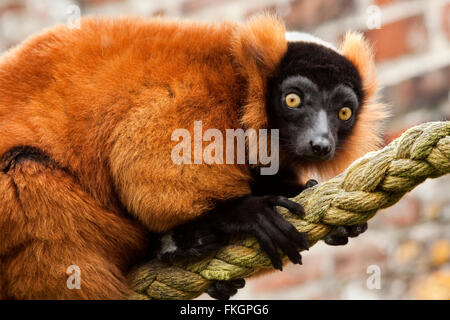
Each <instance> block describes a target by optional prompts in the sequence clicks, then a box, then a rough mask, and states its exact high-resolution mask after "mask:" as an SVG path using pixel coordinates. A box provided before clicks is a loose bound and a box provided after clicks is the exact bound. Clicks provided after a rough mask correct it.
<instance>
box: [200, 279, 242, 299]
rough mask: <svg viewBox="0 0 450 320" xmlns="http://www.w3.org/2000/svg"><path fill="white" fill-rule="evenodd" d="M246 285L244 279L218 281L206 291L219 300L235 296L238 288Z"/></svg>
mask: <svg viewBox="0 0 450 320" xmlns="http://www.w3.org/2000/svg"><path fill="white" fill-rule="evenodd" d="M243 287H245V280H244V279H236V280H230V281H216V282H214V283H213V284H212V285H211V286H210V287H209V288H208V290H207V291H206V292H207V293H208V294H209V295H210V297H211V298H214V299H218V300H228V299H230V297H231V296H234V295H235V294H236V293H237V291H238V289H242V288H243Z"/></svg>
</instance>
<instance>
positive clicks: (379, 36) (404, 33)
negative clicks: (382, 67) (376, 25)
mask: <svg viewBox="0 0 450 320" xmlns="http://www.w3.org/2000/svg"><path fill="white" fill-rule="evenodd" d="M424 20H425V19H424V16H423V15H418V16H413V17H408V18H405V19H402V20H399V21H395V22H392V23H390V24H387V25H383V26H382V27H381V29H372V30H369V31H367V32H366V36H367V38H368V39H369V40H370V41H371V42H372V43H373V44H374V46H375V59H376V60H377V61H384V60H389V59H394V58H398V57H400V56H403V55H407V54H411V53H416V52H421V51H424V50H425V49H426V46H427V44H428V32H427V29H426V26H425V21H424Z"/></svg>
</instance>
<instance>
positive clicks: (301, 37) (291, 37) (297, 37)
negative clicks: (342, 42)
mask: <svg viewBox="0 0 450 320" xmlns="http://www.w3.org/2000/svg"><path fill="white" fill-rule="evenodd" d="M286 40H287V41H288V42H307V43H315V44H318V45H321V46H324V47H326V48H328V49H331V50H333V51H335V52H337V53H339V54H340V52H339V50H338V48H336V47H335V46H334V45H333V44H331V43H329V42H327V41H325V40H322V39H320V38H317V37H316V36H313V35H312V34H309V33H305V32H298V31H287V32H286Z"/></svg>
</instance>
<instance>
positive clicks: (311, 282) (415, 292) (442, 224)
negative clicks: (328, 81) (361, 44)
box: [0, 0, 450, 299]
mask: <svg viewBox="0 0 450 320" xmlns="http://www.w3.org/2000/svg"><path fill="white" fill-rule="evenodd" d="M73 5H76V7H73ZM77 8H79V9H80V11H81V14H83V15H93V14H94V15H121V14H135V15H141V16H148V17H151V16H155V15H159V16H167V17H183V18H192V19H203V20H219V19H225V18H226V19H234V20H243V19H245V18H247V17H249V16H251V15H252V14H255V13H257V12H259V11H261V10H268V11H272V12H277V13H278V14H279V15H281V16H282V17H283V18H284V20H285V21H286V23H287V25H288V27H289V28H290V29H293V30H303V31H308V32H312V33H314V34H315V35H317V36H319V37H321V38H324V39H325V40H328V41H331V42H335V43H336V42H337V41H338V40H339V39H340V38H341V37H342V35H343V34H344V33H345V31H347V30H360V31H362V32H364V33H365V34H366V36H367V38H368V39H370V40H371V41H372V43H373V45H374V49H375V52H376V60H377V63H378V71H379V76H380V81H381V84H382V86H383V87H384V89H383V90H382V96H383V100H384V101H385V102H387V103H389V104H390V105H391V106H392V111H393V116H392V118H391V119H390V121H389V122H388V124H387V132H386V141H390V140H392V139H393V138H395V137H397V136H398V135H399V134H400V133H401V132H402V131H404V130H405V129H406V128H408V127H410V126H412V125H415V124H418V123H421V122H425V121H433V120H442V119H449V118H450V94H449V91H450V0H431V1H430V0H428V1H427V0H278V1H277V0H251V1H237V0H166V1H156V0H150V1H145V0H79V1H76V0H28V1H25V0H17V1H12V0H0V52H1V51H3V50H5V49H7V48H9V47H11V46H13V45H14V44H16V43H18V42H20V41H21V40H22V39H24V38H25V37H27V36H28V35H30V34H32V33H33V32H36V31H38V30H41V29H43V28H44V27H47V26H51V25H53V24H55V23H58V22H63V21H66V20H67V18H68V16H70V15H71V14H73V13H74V10H75V11H76V9H77ZM449 193H450V177H446V178H441V179H439V180H436V181H428V182H426V183H424V184H423V185H421V186H420V187H419V188H417V189H416V190H414V191H413V192H412V193H410V194H409V195H408V196H407V197H405V198H404V199H403V200H401V201H400V202H399V203H398V204H397V205H396V206H394V207H392V208H390V209H387V210H385V211H384V212H381V213H380V214H378V215H377V216H376V217H375V218H374V219H373V220H371V222H370V224H369V231H367V232H366V233H365V234H364V235H362V236H361V237H360V238H358V239H356V240H354V239H352V240H351V241H350V243H349V245H347V246H345V247H340V248H335V247H328V246H326V245H324V244H322V243H321V244H318V245H316V246H315V247H314V249H312V250H310V251H309V252H306V253H304V259H303V261H304V264H303V266H301V267H299V266H292V265H291V266H289V267H287V268H286V270H285V271H284V272H283V273H279V272H275V273H272V274H270V275H267V276H264V277H261V278H258V279H254V280H251V281H249V283H248V286H247V287H246V288H245V289H244V290H242V291H241V292H240V293H239V294H238V295H237V297H236V298H250V299H252V298H274V299H326V298H339V299H354V298H368V299H372V298H373V299H377V298H385V299H392V298H400V299H413V298H447V299H450V240H449V239H450V197H449ZM371 266H375V268H379V270H380V272H381V288H380V289H368V286H367V285H366V281H367V279H368V278H369V276H370V275H371V274H368V273H367V272H368V268H369V271H370V270H372V269H371V268H372V267H371Z"/></svg>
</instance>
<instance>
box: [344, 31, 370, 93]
mask: <svg viewBox="0 0 450 320" xmlns="http://www.w3.org/2000/svg"><path fill="white" fill-rule="evenodd" d="M340 52H341V53H342V54H343V55H344V56H345V57H346V58H347V59H349V60H350V61H351V62H352V63H353V65H354V66H355V67H356V69H357V70H358V72H359V74H360V76H361V79H362V82H363V90H364V94H365V96H366V100H368V99H371V98H372V97H373V96H374V94H375V93H376V90H377V87H378V81H377V75H376V69H375V61H374V56H373V50H372V46H371V45H370V44H369V42H367V41H366V40H365V39H364V37H363V35H362V34H361V33H358V32H348V33H347V34H346V35H345V37H344V40H343V42H342V45H341V47H340Z"/></svg>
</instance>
